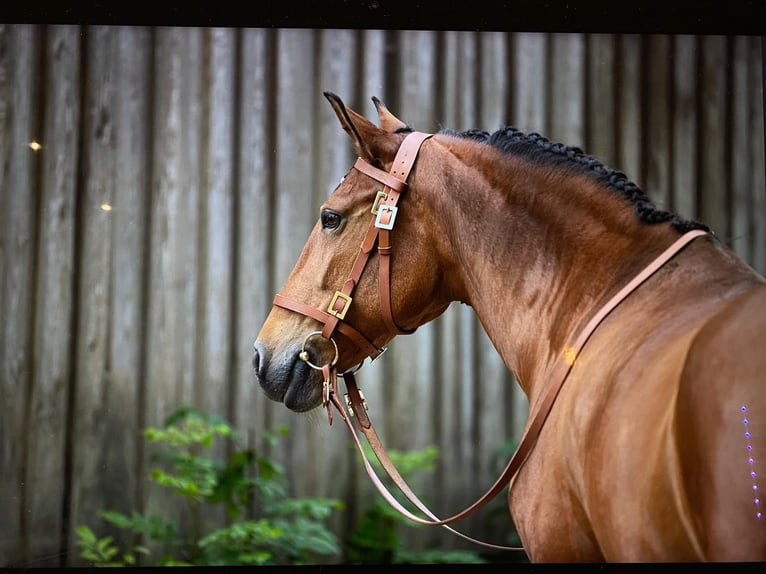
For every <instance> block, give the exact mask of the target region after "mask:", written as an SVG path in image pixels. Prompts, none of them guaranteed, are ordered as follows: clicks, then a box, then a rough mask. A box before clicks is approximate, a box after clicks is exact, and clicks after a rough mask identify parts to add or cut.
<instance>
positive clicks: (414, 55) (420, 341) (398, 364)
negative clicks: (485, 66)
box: [386, 31, 438, 547]
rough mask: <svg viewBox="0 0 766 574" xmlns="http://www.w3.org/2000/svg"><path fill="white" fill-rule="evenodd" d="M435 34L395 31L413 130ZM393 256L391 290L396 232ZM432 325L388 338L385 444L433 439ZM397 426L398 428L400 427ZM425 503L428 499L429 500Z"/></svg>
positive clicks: (428, 480)
mask: <svg viewBox="0 0 766 574" xmlns="http://www.w3.org/2000/svg"><path fill="white" fill-rule="evenodd" d="M436 39H437V35H436V33H435V32H431V31H407V32H402V33H400V36H399V40H400V44H399V76H398V82H399V95H398V100H399V102H400V103H399V107H398V109H397V110H396V113H397V115H398V117H399V118H401V119H402V120H403V121H405V122H406V123H408V124H409V125H410V126H412V127H413V128H414V129H417V130H420V131H433V130H435V129H436V127H437V125H436V122H437V118H435V117H434V95H435V93H436V49H435V48H436ZM391 242H392V247H393V250H394V255H393V256H392V257H393V259H392V265H391V284H392V285H391V288H392V290H396V285H397V276H401V275H400V274H401V273H403V272H404V271H403V270H402V269H401V268H399V267H397V263H396V250H397V249H398V248H401V246H400V245H399V244H397V239H396V234H393V235H392V238H391ZM435 337H436V333H435V325H434V324H433V323H432V324H429V325H425V326H423V327H420V328H419V329H418V331H417V332H416V333H414V334H413V335H408V336H406V339H405V338H403V337H402V336H400V337H397V339H395V340H394V341H392V343H391V347H390V348H391V350H390V351H389V353H390V354H391V356H390V357H387V358H388V359H389V360H390V361H393V369H392V370H391V372H390V380H391V381H394V382H395V383H394V384H391V383H389V386H390V387H391V391H392V394H393V396H391V397H390V398H389V400H387V401H386V405H387V411H386V417H387V419H388V420H387V424H388V426H389V428H395V429H397V431H398V432H397V433H396V435H394V436H393V437H391V441H390V443H389V444H390V448H398V449H403V450H420V449H422V448H425V447H426V446H429V445H432V444H433V443H434V436H435V435H436V430H435V427H436V426H437V422H436V421H435V417H434V404H433V403H434V401H435V400H436V399H435V397H436V394H435V393H436V392H437V390H436V388H435V387H436V383H435V381H434V380H433V375H432V374H433V372H434V351H433V349H434V342H435V340H436V339H435ZM399 429H401V430H399ZM410 484H411V486H412V487H413V489H415V492H416V493H424V492H429V491H430V490H431V488H433V478H432V476H415V477H413V480H412V481H411V482H410ZM429 502H430V500H429ZM408 536H409V539H410V541H411V543H412V544H413V545H414V546H415V547H417V545H418V544H422V543H423V541H425V540H428V539H429V537H431V536H438V534H436V533H435V532H434V530H433V529H428V530H426V529H417V530H415V531H414V532H412V534H410V535H408Z"/></svg>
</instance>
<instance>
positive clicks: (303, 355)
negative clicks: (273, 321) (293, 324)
mask: <svg viewBox="0 0 766 574" xmlns="http://www.w3.org/2000/svg"><path fill="white" fill-rule="evenodd" d="M315 339H316V337H311V336H309V337H307V338H306V339H305V340H304V341H303V343H302V344H294V343H293V344H288V345H285V346H282V347H279V348H276V349H272V348H270V347H269V346H268V345H267V344H266V343H265V342H264V341H262V340H261V339H258V340H256V341H255V344H254V345H253V347H254V350H255V353H254V354H253V370H254V371H255V376H256V378H257V379H258V383H259V384H260V385H261V388H262V389H263V391H264V393H265V394H266V396H267V397H268V398H269V399H271V400H273V401H277V402H282V403H284V405H285V406H286V407H287V408H288V409H290V410H292V411H295V412H299V413H301V412H306V411H310V410H311V409H314V408H316V407H318V406H320V405H321V404H322V383H323V376H322V372H321V370H319V369H318V368H317V367H314V365H317V366H319V365H322V364H324V363H328V364H330V363H333V362H337V357H338V355H337V348H332V347H331V346H330V345H329V344H325V345H323V346H322V347H321V348H320V347H319V345H320V344H321V343H318V342H317V341H316V340H315ZM325 343H327V342H326V341H325ZM333 344H334V343H333ZM325 347H327V348H325ZM333 353H334V355H333ZM320 368H321V367H320Z"/></svg>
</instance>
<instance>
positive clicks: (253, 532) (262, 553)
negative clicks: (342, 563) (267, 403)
mask: <svg viewBox="0 0 766 574" xmlns="http://www.w3.org/2000/svg"><path fill="white" fill-rule="evenodd" d="M286 434H287V429H278V430H277V431H276V432H265V433H263V435H262V437H261V438H262V440H263V442H264V443H266V444H268V445H270V446H276V444H277V441H278V439H279V437H281V436H285V435H286ZM144 438H145V439H146V440H147V441H149V442H151V443H154V444H157V445H162V446H164V447H165V448H166V450H164V451H161V452H158V453H157V454H156V455H154V456H153V460H154V462H155V463H157V466H154V467H153V468H152V469H151V470H150V472H149V478H150V480H151V481H152V482H154V483H155V484H157V485H158V486H159V487H161V488H164V489H167V490H169V491H171V492H173V493H174V494H175V495H177V496H179V497H181V498H183V499H185V500H186V502H187V504H188V506H189V508H190V510H192V512H193V511H195V510H198V509H200V508H203V507H211V506H216V505H217V506H223V508H225V510H226V515H227V517H228V520H229V524H228V526H226V527H225V528H219V529H217V530H214V531H212V532H208V533H202V532H196V531H195V532H193V533H192V535H191V537H190V538H189V539H184V538H183V537H182V535H181V534H180V529H179V527H178V525H177V524H175V523H174V522H173V521H172V520H168V519H166V518H164V517H162V516H156V515H152V516H145V515H143V514H140V513H138V512H133V513H132V515H130V516H128V515H125V514H122V513H120V512H116V511H113V510H107V511H104V512H102V513H101V517H102V518H103V519H104V520H105V521H106V522H108V523H110V524H112V525H113V526H115V527H116V528H118V529H122V530H125V531H128V532H131V533H133V534H136V535H140V536H141V537H143V538H144V539H148V540H151V541H153V542H159V543H162V545H163V546H164V547H165V548H166V549H170V551H171V552H172V555H165V556H161V557H159V558H155V559H154V561H153V562H152V561H150V560H147V561H145V562H147V563H150V562H152V563H154V564H157V565H160V566H180V565H227V564H255V565H260V564H302V563H306V562H308V561H309V560H311V558H312V557H313V556H316V555H330V556H333V555H339V554H340V553H341V549H340V546H339V545H338V542H337V540H336V538H335V536H334V535H333V534H332V533H331V532H330V531H329V530H328V529H327V527H326V525H325V523H324V522H325V521H326V520H327V519H328V518H329V517H330V515H331V513H332V511H333V510H334V509H338V508H341V506H342V505H341V503H340V502H339V501H337V500H331V499H326V498H305V499H292V498H290V497H289V495H288V491H287V480H286V477H285V472H284V469H283V468H282V467H281V466H280V465H279V464H278V463H277V462H276V461H274V460H273V459H271V458H269V457H266V456H264V455H262V454H259V453H258V452H256V451H251V450H242V449H239V450H237V449H234V448H230V449H229V450H230V451H233V452H232V454H231V455H230V456H229V457H228V458H227V459H226V460H225V461H223V462H222V461H220V460H216V459H214V458H211V457H209V456H203V453H205V452H206V451H210V450H211V449H212V447H213V445H214V444H215V443H216V441H225V442H226V443H227V444H228V445H229V446H230V447H236V446H237V444H238V442H239V440H240V439H239V437H238V435H237V433H236V432H235V431H234V429H232V428H231V427H230V426H229V424H228V423H226V421H223V420H222V419H220V418H218V417H213V416H210V415H206V414H204V413H202V412H200V411H198V410H196V409H194V408H191V407H186V406H184V407H181V408H179V409H177V410H176V411H175V412H173V414H172V415H171V416H170V417H168V419H167V420H166V421H165V424H164V426H163V427H162V428H147V429H146V430H145V431H144ZM253 500H255V501H257V502H258V504H259V509H260V516H258V517H250V518H248V519H242V517H243V515H244V514H246V513H247V510H248V508H249V507H250V506H251V501H253ZM76 534H77V544H78V546H79V547H80V553H81V556H82V557H83V558H84V559H85V560H87V561H88V562H90V563H92V564H93V565H95V566H131V565H134V564H136V555H137V554H147V555H148V554H149V550H148V549H147V548H146V547H145V546H135V547H133V548H131V549H129V550H127V551H125V552H123V553H122V555H121V556H120V550H119V548H117V547H116V546H115V544H114V541H113V538H112V537H111V536H106V537H103V538H98V537H97V536H96V535H95V534H94V533H93V531H91V530H90V528H88V527H87V526H84V525H83V526H79V527H78V528H77V529H76Z"/></svg>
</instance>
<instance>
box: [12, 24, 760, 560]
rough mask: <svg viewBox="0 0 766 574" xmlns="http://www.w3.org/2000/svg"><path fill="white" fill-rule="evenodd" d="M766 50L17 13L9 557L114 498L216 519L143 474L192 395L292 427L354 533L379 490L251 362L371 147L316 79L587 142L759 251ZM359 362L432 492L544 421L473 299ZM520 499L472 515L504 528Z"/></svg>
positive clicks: (317, 416) (427, 118)
mask: <svg viewBox="0 0 766 574" xmlns="http://www.w3.org/2000/svg"><path fill="white" fill-rule="evenodd" d="M761 58H762V53H761V46H760V41H759V39H757V38H732V39H727V38H708V37H691V36H684V37H672V36H664V37H659V36H645V37H640V36H633V35H612V34H593V35H587V36H586V35H581V34H528V33H513V34H511V33H500V32H499V33H492V34H487V33H478V32H452V31H438V32H437V31H412V32H410V31H380V30H297V29H291V30H279V29H274V30H255V29H253V30H244V29H233V28H232V29H196V28H156V29H145V28H109V27H84V28H79V27H51V28H37V27H34V26H2V27H0V218H1V219H2V224H3V226H2V230H1V231H0V270H2V284H1V286H0V313H1V314H2V324H3V328H2V330H0V377H1V379H0V405H2V406H3V412H4V413H5V414H4V416H3V417H2V418H0V463H1V464H0V490H1V491H2V494H0V505H2V508H3V510H4V519H3V520H2V521H0V564H3V565H5V564H19V563H31V564H32V565H56V564H59V563H61V564H77V563H78V561H77V560H76V556H77V549H76V547H75V544H74V538H75V537H74V534H73V530H74V528H75V527H76V526H77V525H79V524H88V525H90V526H91V527H93V528H95V529H97V530H101V532H104V533H107V532H109V531H108V530H106V529H105V527H104V525H103V523H102V522H101V521H100V519H99V517H98V515H97V514H98V512H99V511H100V510H101V509H105V508H115V509H118V510H122V511H124V512H131V511H132V510H134V509H135V510H139V511H141V510H143V511H147V512H151V513H165V514H168V515H169V516H171V517H176V518H179V519H181V520H182V523H183V524H185V525H186V526H187V527H188V528H194V527H195V526H196V525H200V524H201V523H202V521H206V520H209V519H213V520H214V521H215V522H220V521H222V520H223V517H222V516H221V515H220V514H212V515H205V516H198V515H193V516H190V515H189V513H188V512H187V511H186V510H185V509H184V506H183V504H181V503H179V502H178V501H176V500H174V499H173V497H170V496H168V495H167V494H166V493H164V492H163V491H162V490H161V489H157V488H154V487H152V486H151V485H150V484H149V483H148V481H147V480H146V471H147V470H148V469H149V466H150V464H152V463H151V460H150V456H151V454H152V453H153V452H154V450H155V449H153V448H151V447H148V446H147V445H146V444H145V443H144V442H143V441H142V440H141V438H140V431H141V429H143V428H144V427H146V426H148V425H159V424H161V423H162V421H163V420H164V419H165V417H166V416H167V415H168V414H169V413H170V412H171V411H172V409H173V408H175V407H176V406H178V405H179V404H181V403H190V404H194V405H195V406H197V407H200V408H202V409H204V410H207V411H209V412H214V413H216V414H219V415H222V416H225V417H227V418H229V419H230V420H231V421H233V422H234V423H235V425H236V427H237V428H238V429H239V430H241V431H242V432H243V434H244V435H245V436H246V437H247V440H248V441H249V443H250V444H251V445H255V444H257V443H258V442H259V436H260V434H261V432H262V431H263V430H265V429H274V428H275V427H277V426H280V425H284V426H288V427H289V428H290V431H291V432H290V436H289V438H288V439H286V440H283V441H282V442H281V444H280V447H279V449H277V450H275V451H273V452H271V453H270V454H271V455H273V456H274V457H276V458H277V459H278V460H279V461H280V462H281V463H282V464H284V466H285V468H286V470H287V473H288V477H289V478H290V483H291V489H292V491H293V494H295V495H299V496H313V495H321V496H331V497H336V498H342V499H344V501H345V502H346V503H347V511H346V512H344V513H339V514H337V515H336V516H334V517H333V519H332V520H331V522H330V524H331V526H332V528H333V530H334V531H335V532H336V533H337V534H338V535H339V536H340V537H344V536H346V535H347V534H348V533H349V531H350V529H351V528H353V527H354V523H355V518H356V517H357V516H358V514H359V513H360V512H361V511H363V510H364V509H365V508H366V507H367V505H368V504H369V503H370V500H371V499H372V497H373V496H377V495H375V494H374V491H373V490H372V489H371V486H370V485H369V481H368V480H367V478H366V475H365V474H364V472H363V470H362V468H361V465H360V463H359V462H358V461H357V460H356V457H355V455H354V454H353V452H352V451H351V450H349V448H348V447H349V439H348V438H347V437H346V435H345V433H344V431H343V428H342V426H339V425H337V424H336V425H333V427H332V428H328V427H327V425H326V423H325V421H324V417H323V413H319V412H317V413H314V414H313V415H311V416H308V417H307V416H299V415H296V414H293V413H291V412H288V411H287V410H286V409H285V408H284V406H282V405H279V404H276V403H272V402H270V401H268V400H267V399H265V397H264V396H263V394H262V393H261V391H260V389H259V387H258V385H257V383H255V380H254V376H253V374H252V372H251V366H250V361H251V356H252V343H253V340H254V338H255V336H256V334H257V332H258V329H259V326H260V324H261V322H262V321H263V319H264V318H265V317H266V315H267V314H268V312H269V310H270V308H271V301H272V297H273V294H274V292H276V291H278V290H279V289H280V287H281V286H282V284H283V282H284V281H285V279H286V277H287V275H288V273H289V272H290V270H291V269H292V267H293V264H294V262H295V260H296V258H297V257H298V254H299V253H300V250H301V248H302V246H303V244H304V241H305V239H306V237H307V236H308V234H309V232H310V230H311V229H312V226H313V225H314V224H315V222H316V218H317V210H318V207H319V205H320V204H321V203H322V202H323V201H324V199H325V198H326V197H327V194H328V193H329V192H330V191H331V190H332V189H333V188H334V187H335V185H336V184H337V182H338V181H339V180H340V178H341V177H342V176H343V175H344V173H346V171H347V170H348V169H349V167H350V166H351V163H352V161H353V157H354V154H353V150H352V149H351V145H350V140H349V139H348V138H347V137H346V136H345V134H344V133H343V132H342V130H341V129H340V127H339V126H338V124H337V121H336V119H335V116H334V114H333V112H332V110H331V109H330V108H329V106H328V105H327V103H326V102H325V100H324V98H323V97H322V96H321V92H322V91H323V90H330V91H334V92H336V93H338V94H339V95H340V96H341V97H343V99H344V101H346V102H347V103H348V104H350V105H352V106H353V107H354V108H355V109H357V110H358V111H360V112H362V113H364V114H365V115H367V116H368V117H370V118H374V117H375V116H374V108H373V106H372V103H371V102H370V97H371V96H378V97H380V98H381V99H382V100H383V101H384V102H385V103H386V104H387V106H388V107H389V109H390V110H391V111H392V112H394V113H395V114H397V115H398V116H400V117H401V118H402V119H404V120H405V121H407V122H408V123H410V124H411V125H412V126H413V127H414V128H415V129H418V130H435V129H438V128H439V127H442V126H444V127H452V128H456V129H468V128H481V129H485V130H488V131H491V130H494V129H496V128H497V127H498V126H499V125H500V124H503V123H511V124H513V125H515V126H516V127H519V128H521V129H524V130H527V131H538V132H541V133H543V134H544V135H546V136H548V137H549V138H550V139H552V140H555V141H564V142H565V143H568V144H570V145H577V146H582V147H584V149H585V151H586V152H588V153H590V154H591V155H595V156H597V157H599V158H600V159H602V160H604V161H606V162H607V163H609V164H612V165H614V167H616V168H618V169H620V170H622V171H625V172H626V173H627V174H628V175H629V177H630V178H631V179H633V180H635V181H636V182H637V183H639V184H640V185H641V186H642V187H643V188H644V189H645V190H646V191H647V193H649V194H650V195H652V196H653V197H655V198H657V199H658V200H660V201H661V202H662V203H663V205H664V206H665V207H668V208H671V209H675V210H678V211H680V212H681V213H682V214H684V215H687V216H693V217H700V218H702V219H703V220H705V221H706V222H708V223H710V224H711V225H712V226H713V227H714V229H715V230H716V231H717V233H718V234H719V236H720V237H721V238H722V239H723V240H724V241H725V242H728V243H729V244H730V245H732V246H733V247H734V248H735V249H736V250H737V251H738V252H739V253H740V254H741V255H742V256H743V257H745V258H746V259H747V260H748V261H749V262H750V263H751V264H752V265H753V266H754V267H756V268H757V269H759V270H761V271H762V272H764V271H766V193H765V192H764V160H763V154H764V150H763V145H764V143H763V109H762V105H763V100H762V94H761V90H762V85H763V84H762V77H761V74H762V68H761V66H762V62H761ZM33 140H36V141H39V142H40V143H41V144H42V148H41V149H40V150H39V151H37V152H35V151H33V150H32V149H31V148H30V147H29V145H28V144H29V142H30V141H33ZM103 206H110V207H111V209H107V208H106V207H103ZM394 241H395V238H394ZM397 276H399V275H398V274H397V273H396V267H395V263H394V282H396V277H397ZM360 380H361V383H362V385H363V388H364V390H365V393H366V396H367V399H368V403H369V404H370V414H371V416H372V417H373V420H374V421H375V424H376V427H377V428H378V430H379V432H380V434H381V436H382V438H383V440H384V442H385V444H386V445H387V446H389V447H391V448H400V449H415V448H423V447H425V446H428V445H436V446H438V447H439V449H440V459H439V463H438V465H437V467H436V470H435V472H434V473H432V474H431V475H430V476H422V477H420V478H418V479H416V480H413V481H412V482H413V486H414V488H415V490H416V491H417V492H418V493H419V494H422V495H423V498H424V499H425V500H426V501H427V502H428V503H429V504H431V505H432V507H433V509H434V511H435V512H437V514H441V515H447V514H451V513H454V512H456V511H457V510H459V509H461V508H462V507H464V506H465V505H466V504H468V503H470V502H472V501H473V500H474V499H475V497H476V496H477V495H479V494H480V493H481V492H482V491H483V489H484V488H486V487H487V486H488V485H489V484H490V483H491V481H492V480H493V479H494V478H495V475H496V473H497V471H498V470H499V469H498V467H497V465H498V463H497V461H496V460H493V458H492V457H493V455H494V453H495V452H496V450H497V449H498V448H499V447H500V446H501V445H502V444H503V443H504V442H505V441H506V440H518V438H519V437H520V435H521V431H522V429H523V427H524V424H525V422H526V413H527V409H528V407H527V401H526V398H525V396H524V394H523V393H522V392H521V391H520V390H519V388H518V387H517V386H516V384H515V382H514V381H513V377H512V376H511V375H510V374H509V373H508V372H507V369H506V368H505V366H504V365H503V363H502V361H501V359H500V358H499V356H498V355H497V353H496V352H495V350H494V348H493V347H492V346H491V343H490V342H489V340H488V338H487V337H486V335H485V334H484V333H483V332H482V330H481V326H480V324H479V322H478V321H477V319H476V318H475V316H474V314H473V311H472V310H471V309H470V308H469V307H466V306H461V305H455V306H453V307H452V308H450V309H449V310H448V311H447V312H446V313H445V314H444V316H443V317H441V318H439V319H437V320H435V321H434V322H433V323H432V324H430V325H427V326H425V327H423V328H421V329H419V330H418V332H417V333H416V334H414V335H412V336H408V337H401V338H398V339H397V340H395V341H394V342H393V343H392V345H391V351H390V352H389V353H387V354H386V355H385V356H384V357H383V358H382V359H381V360H380V361H379V362H378V363H376V364H375V366H374V367H370V366H368V367H366V368H365V369H364V370H363V371H362V373H361V375H360ZM500 462H501V463H504V462H505V461H500ZM504 504H505V502H504V501H503V500H498V501H497V502H496V503H494V505H493V509H496V510H497V516H490V514H491V513H490V512H489V511H488V513H487V514H483V513H482V514H480V515H479V516H477V517H475V518H473V519H471V520H469V521H466V522H465V523H463V524H461V525H460V528H461V529H462V530H464V531H466V532H470V533H471V534H472V535H475V536H478V537H483V538H486V539H489V540H492V541H496V542H501V543H506V542H508V540H507V538H506V534H507V532H506V531H507V527H508V519H507V517H506V516H505V511H504V508H503V507H504ZM109 533H113V532H109ZM402 533H403V535H404V536H406V539H407V542H408V544H410V545H415V546H421V547H445V548H451V547H465V548H469V547H470V546H469V545H468V544H467V543H464V542H462V541H460V540H459V539H457V538H454V537H452V536H450V535H449V534H448V533H446V532H444V530H442V529H433V528H431V529H428V528H420V529H416V530H412V529H410V528H404V529H403V530H402ZM119 540H124V539H123V538H119Z"/></svg>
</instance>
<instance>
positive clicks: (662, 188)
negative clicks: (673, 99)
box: [644, 35, 671, 209]
mask: <svg viewBox="0 0 766 574" xmlns="http://www.w3.org/2000/svg"><path fill="white" fill-rule="evenodd" d="M670 46H671V44H670V37H669V36H663V35H657V36H651V37H650V38H649V39H648V44H647V46H646V57H647V64H646V67H645V68H644V69H645V70H647V72H646V76H645V81H646V82H647V87H646V89H647V93H648V97H647V102H646V106H647V107H646V110H645V114H646V137H645V138H644V146H645V147H644V157H645V158H646V161H647V165H646V179H645V181H646V185H645V188H644V191H645V192H646V194H647V195H648V196H649V197H651V198H652V199H653V200H654V201H655V203H657V205H658V206H659V207H661V208H663V209H666V208H668V207H670V203H671V195H670V185H671V182H670V177H671V176H670V153H671V143H670V126H671V118H670V106H669V102H670V77H671V76H670Z"/></svg>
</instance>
